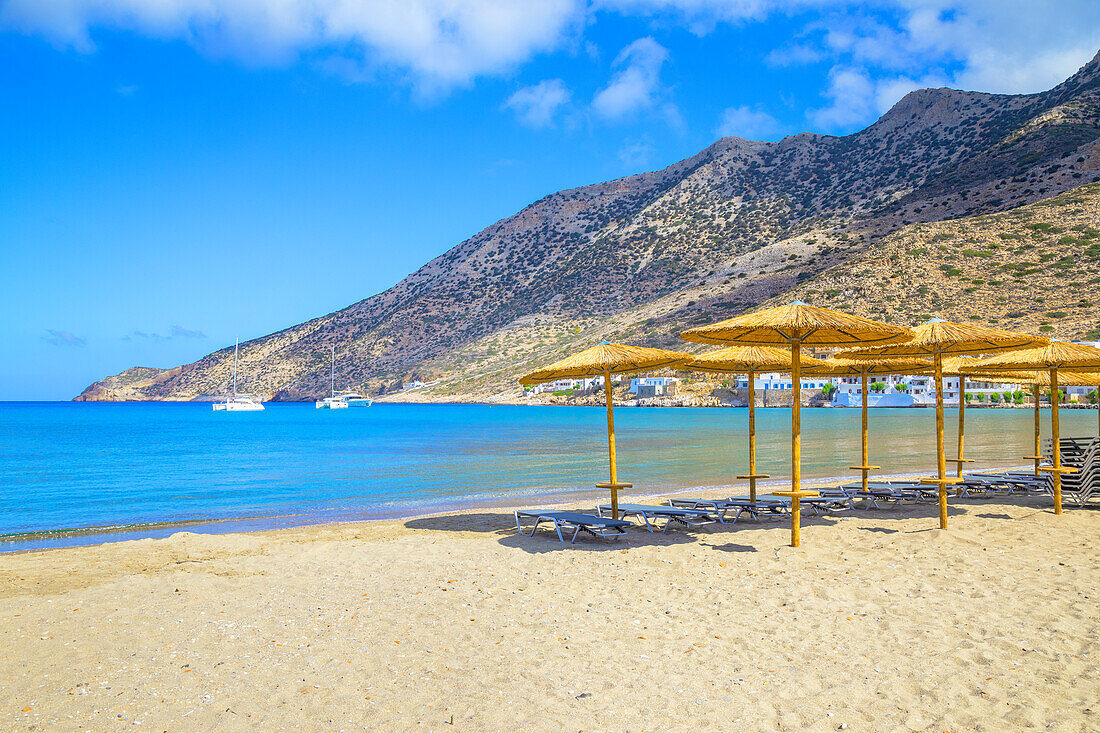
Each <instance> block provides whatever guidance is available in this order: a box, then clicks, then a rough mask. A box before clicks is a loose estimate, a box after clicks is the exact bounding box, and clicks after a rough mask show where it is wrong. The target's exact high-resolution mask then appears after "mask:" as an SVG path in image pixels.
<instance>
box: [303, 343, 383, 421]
mask: <svg viewBox="0 0 1100 733" xmlns="http://www.w3.org/2000/svg"><path fill="white" fill-rule="evenodd" d="M328 382H329V390H330V391H331V392H332V396H331V397H326V398H324V399H323V400H317V401H316V402H314V403H313V406H314V407H316V408H317V409H318V410H345V409H347V408H349V407H370V406H371V404H373V400H371V398H370V397H364V396H363V395H361V394H359V393H357V392H341V393H340V394H336V345H335V344H333V346H332V366H331V367H330V369H329V377H328Z"/></svg>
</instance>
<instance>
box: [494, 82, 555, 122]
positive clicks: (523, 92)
mask: <svg viewBox="0 0 1100 733" xmlns="http://www.w3.org/2000/svg"><path fill="white" fill-rule="evenodd" d="M570 96H571V95H570V92H569V88H568V87H567V86H565V82H564V81H562V80H561V79H547V80H545V81H541V82H539V83H538V84H535V85H534V86H529V87H523V88H522V89H520V90H519V91H517V92H516V93H515V94H513V95H512V96H510V97H508V99H507V101H505V102H504V107H505V108H506V109H511V110H514V111H515V113H516V118H517V119H519V121H520V122H522V123H523V124H525V125H527V126H529V127H549V126H550V125H552V124H554V116H555V115H556V114H557V112H558V110H559V109H561V108H562V107H563V106H564V105H566V104H568V103H569V99H570Z"/></svg>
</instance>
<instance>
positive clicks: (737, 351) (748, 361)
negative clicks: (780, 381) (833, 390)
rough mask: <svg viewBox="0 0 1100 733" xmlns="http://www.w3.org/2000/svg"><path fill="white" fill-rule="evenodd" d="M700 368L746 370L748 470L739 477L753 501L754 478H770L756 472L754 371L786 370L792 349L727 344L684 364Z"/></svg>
mask: <svg viewBox="0 0 1100 733" xmlns="http://www.w3.org/2000/svg"><path fill="white" fill-rule="evenodd" d="M802 362H803V365H805V366H810V365H813V366H817V365H823V364H824V363H825V362H823V361H820V360H818V359H814V358H812V357H803V358H802ZM683 368H684V369H692V370H695V371H701V372H715V373H731V374H745V375H747V376H748V381H749V396H748V402H749V472H748V473H747V474H745V475H743V476H738V477H737V478H738V479H748V482H749V499H750V501H756V481H757V479H762V478H769V476H768V474H765V473H757V472H756V373H757V372H787V371H789V370H790V368H791V352H790V351H788V350H787V349H779V348H776V347H774V346H727V347H726V348H724V349H718V350H717V351H712V352H710V353H708V354H702V355H701V356H697V357H695V358H694V359H692V360H691V361H689V362H687V363H686V364H684V366H683Z"/></svg>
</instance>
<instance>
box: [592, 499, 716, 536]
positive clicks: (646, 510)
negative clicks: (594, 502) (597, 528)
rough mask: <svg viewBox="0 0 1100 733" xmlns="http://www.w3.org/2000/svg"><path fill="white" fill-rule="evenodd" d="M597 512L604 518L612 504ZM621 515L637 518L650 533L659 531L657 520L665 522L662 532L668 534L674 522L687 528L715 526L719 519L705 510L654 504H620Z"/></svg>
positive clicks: (602, 505) (602, 507)
mask: <svg viewBox="0 0 1100 733" xmlns="http://www.w3.org/2000/svg"><path fill="white" fill-rule="evenodd" d="M596 512H597V513H598V514H599V515H600V516H601V517H602V516H603V515H604V514H609V513H610V512H611V505H610V504H601V505H600V506H598V507H596ZM619 515H620V516H622V517H637V518H638V519H640V520H641V521H642V523H643V524H644V525H645V528H646V529H648V530H649V531H650V532H655V531H656V530H657V526H656V525H657V520H659V519H663V520H664V528H663V529H662V530H661V531H662V532H667V531H668V528H669V527H670V526H671V525H672V523H673V522H676V523H677V524H682V525H684V526H685V527H699V526H701V525H704V524H714V523H715V522H717V521H718V518H717V517H716V516H715V515H714V513H713V512H708V511H706V510H705V509H695V508H688V507H679V506H653V505H652V504H619Z"/></svg>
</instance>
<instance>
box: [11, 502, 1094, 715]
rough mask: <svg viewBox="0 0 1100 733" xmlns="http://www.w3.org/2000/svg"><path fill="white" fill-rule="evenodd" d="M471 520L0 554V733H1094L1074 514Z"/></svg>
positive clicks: (1082, 563) (1090, 572) (1001, 511)
mask: <svg viewBox="0 0 1100 733" xmlns="http://www.w3.org/2000/svg"><path fill="white" fill-rule="evenodd" d="M1048 503H1049V501H1041V500H1022V499H1021V500H1012V501H1009V500H989V501H971V502H964V503H961V504H958V505H953V506H952V508H951V528H950V529H948V530H946V531H942V530H939V529H934V528H933V527H935V525H936V514H935V513H936V508H935V506H934V505H932V506H905V507H901V508H899V509H889V510H879V511H861V512H857V513H855V514H848V515H846V516H844V517H843V518H841V517H836V518H818V519H811V518H806V519H805V520H804V526H803V546H802V547H801V548H799V549H793V548H790V547H787V546H786V542H787V541H788V539H789V525H788V524H787V523H786V522H766V521H761V522H759V523H757V522H753V521H751V520H745V521H739V522H738V523H737V524H736V525H735V526H728V525H727V526H715V527H709V528H703V529H700V530H696V531H692V532H687V531H682V530H672V531H670V532H669V533H668V534H667V535H660V534H658V535H650V534H647V533H645V532H644V531H633V532H631V534H630V535H629V536H628V537H627V538H625V539H624V540H621V541H619V542H608V541H601V540H595V539H580V540H578V542H577V545H576V546H574V547H569V546H567V545H561V544H559V543H558V541H557V538H556V537H555V536H554V535H553V534H552V533H550V532H547V533H545V534H541V533H540V536H538V537H536V538H533V539H531V538H526V537H520V536H518V535H517V534H516V532H515V530H514V526H513V525H512V516H511V514H510V512H507V511H505V510H500V511H484V512H479V513H471V514H453V515H448V516H435V517H424V518H416V519H411V520H402V521H386V522H373V523H358V524H341V525H328V526H317V527H308V528H302V529H294V530H279V531H271V532H259V533H252V534H231V535H200V534H191V533H179V534H176V535H174V536H172V537H171V538H168V539H163V540H141V541H135V542H121V543H115V544H108V545H101V546H96V547H82V548H67V549H57V550H50V551H42V552H29V553H21V554H16V555H7V556H3V557H0V659H2V660H3V664H2V665H0V727H2V728H3V729H5V730H30V729H33V730H78V729H79V730H84V729H90V730H108V729H111V730H115V729H121V727H122V726H126V727H128V728H131V729H156V730H172V731H182V730H186V731H192V730H214V729H218V730H244V729H251V730H274V729H290V728H301V729H325V730H329V729H331V730H359V729H363V728H364V727H369V728H377V729H382V730H402V729H409V728H414V729H420V728H423V729H434V730H452V728H451V723H452V721H453V725H454V728H453V729H464V730H510V729H513V728H515V727H517V726H522V727H524V728H527V729H532V730H574V731H577V730H586V731H596V730H630V731H657V730H703V729H719V730H747V731H762V730H790V731H802V730H810V731H833V730H851V731H895V730H896V731H910V730H918V731H923V730H929V731H945V730H949V731H953V732H954V731H978V730H984V731H1006V730H1032V729H1034V730H1055V731H1085V730H1093V731H1095V730H1098V729H1100V650H1098V643H1100V642H1098V638H1100V633H1098V632H1100V621H1098V615H1100V588H1098V585H1100V560H1098V552H1097V550H1098V547H1100V546H1098V544H1097V537H1098V536H1100V512H1098V511H1096V510H1089V509H1068V510H1067V512H1066V514H1065V515H1063V516H1061V517H1056V516H1054V514H1053V513H1052V512H1051V511H1050V509H1049V507H1048V506H1047V504H1048Z"/></svg>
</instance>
